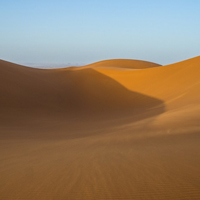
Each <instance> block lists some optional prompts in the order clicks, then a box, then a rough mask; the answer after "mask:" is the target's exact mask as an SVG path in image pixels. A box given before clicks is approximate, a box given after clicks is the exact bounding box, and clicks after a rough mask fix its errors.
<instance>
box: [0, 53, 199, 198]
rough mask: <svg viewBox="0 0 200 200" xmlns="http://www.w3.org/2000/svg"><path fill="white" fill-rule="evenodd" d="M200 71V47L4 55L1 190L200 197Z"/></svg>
mask: <svg viewBox="0 0 200 200" xmlns="http://www.w3.org/2000/svg"><path fill="white" fill-rule="evenodd" d="M199 74H200V56H199V57H195V58H192V59H189V60H185V61H182V62H179V63H175V64H172V65H166V66H161V65H159V64H156V63H152V62H146V61H139V60H128V59H127V60H126V59H114V60H105V61H100V62H97V63H93V64H89V65H86V66H82V67H68V68H62V69H49V70H47V69H34V68H29V67H25V66H21V65H17V64H14V63H10V62H7V61H3V60H0V160H1V161H0V177H1V182H0V199H3V200H4V199H6V200H14V199H28V200H31V199H48V200H50V199H58V200H60V199H63V200H64V199H70V200H73V199H87V200H89V199H99V200H100V199H101V200H104V199H113V200H115V199H136V200H137V199H138V200H139V199H144V200H146V199H150V200H151V199H158V200H164V199H166V200H168V199H172V200H173V199H188V200H191V199H200V189H199V188H200V177H199V174H200V145H199V142H200V135H199V132H200V123H199V122H200V80H199Z"/></svg>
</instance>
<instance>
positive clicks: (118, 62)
mask: <svg viewBox="0 0 200 200" xmlns="http://www.w3.org/2000/svg"><path fill="white" fill-rule="evenodd" d="M159 66H161V65H159V64H157V63H153V62H148V61H142V60H132V59H112V60H103V61H99V62H96V63H92V64H89V65H85V66H84V67H89V68H102V67H116V68H128V69H146V68H152V67H159Z"/></svg>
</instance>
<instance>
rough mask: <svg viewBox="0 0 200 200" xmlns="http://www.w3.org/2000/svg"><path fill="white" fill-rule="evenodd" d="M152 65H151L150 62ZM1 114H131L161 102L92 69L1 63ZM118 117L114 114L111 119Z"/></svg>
mask: <svg viewBox="0 0 200 200" xmlns="http://www.w3.org/2000/svg"><path fill="white" fill-rule="evenodd" d="M150 65H151V63H150ZM0 81H1V83H0V93H1V96H2V97H1V99H0V106H1V111H2V115H4V116H6V115H8V116H10V113H12V115H14V114H19V113H20V114H25V115H31V114H43V115H45V114H46V115H49V114H52V115H54V114H55V115H59V114H62V115H65V116H67V115H68V116H74V115H76V116H83V115H88V114H89V115H93V117H94V116H96V115H97V116H98V115H104V117H105V116H106V115H113V114H116V113H118V114H120V117H121V116H122V115H123V114H127V113H128V114H130V115H134V114H135V112H136V111H137V112H139V111H142V110H146V109H149V108H150V107H155V106H158V105H160V106H161V107H162V109H161V110H160V111H159V112H162V111H163V110H164V105H163V102H162V101H160V100H159V99H155V98H153V97H151V96H147V95H143V94H140V93H139V92H134V91H129V90H127V89H126V88H125V87H124V86H122V85H121V84H120V82H117V81H116V80H114V79H112V78H110V77H108V76H106V75H103V74H102V73H99V72H97V71H96V70H94V69H93V68H83V69H81V70H66V71H62V70H42V69H33V68H27V67H23V66H19V65H15V64H12V63H8V62H5V61H1V62H0ZM113 117H116V118H117V115H115V116H113Z"/></svg>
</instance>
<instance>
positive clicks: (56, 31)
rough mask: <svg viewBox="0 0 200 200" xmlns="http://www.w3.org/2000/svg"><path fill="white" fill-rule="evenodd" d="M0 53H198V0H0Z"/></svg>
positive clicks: (23, 59) (172, 58) (37, 58)
mask: <svg viewBox="0 0 200 200" xmlns="http://www.w3.org/2000/svg"><path fill="white" fill-rule="evenodd" d="M0 8H1V12H0V59H3V60H7V61H11V62H15V63H19V64H24V65H29V66H47V65H49V66H62V65H69V66H70V65H84V64H89V63H93V62H96V61H100V60H106V59H116V58H122V59H138V60H146V61H151V62H156V63H159V64H162V65H165V64H170V63H174V62H178V61H181V60H185V59H188V58H192V57H195V56H198V55H200V1H199V0H168V1H161V0H54V1H53V0H27V1H25V0H17V1H16V0H0Z"/></svg>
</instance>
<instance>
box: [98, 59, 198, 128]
mask: <svg viewBox="0 0 200 200" xmlns="http://www.w3.org/2000/svg"><path fill="white" fill-rule="evenodd" d="M96 70H97V71H98V72H101V73H102V74H105V75H107V76H109V77H111V78H113V79H115V80H116V81H118V82H120V83H121V84H122V85H123V86H124V87H126V88H127V89H128V90H130V91H136V92H140V93H142V94H145V95H148V96H153V97H154V98H158V99H161V100H162V101H164V104H165V106H166V111H167V112H168V113H169V112H171V113H170V115H169V116H168V118H170V117H171V121H173V123H174V122H175V121H177V120H179V121H180V123H183V121H185V122H186V124H187V123H189V122H191V123H193V124H197V121H198V120H199V118H200V116H199V110H200V103H199V102H200V80H199V74H200V56H198V57H195V58H192V59H188V60H185V61H182V62H179V63H174V64H171V65H166V66H161V67H156V68H150V69H145V70H137V71H121V72H118V71H116V70H112V69H105V68H102V69H101V68H98V69H96ZM172 112H173V113H172ZM178 112H179V114H178ZM172 117H174V118H172ZM183 118H184V119H183ZM164 120H166V121H168V119H164ZM188 120H189V121H188Z"/></svg>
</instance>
